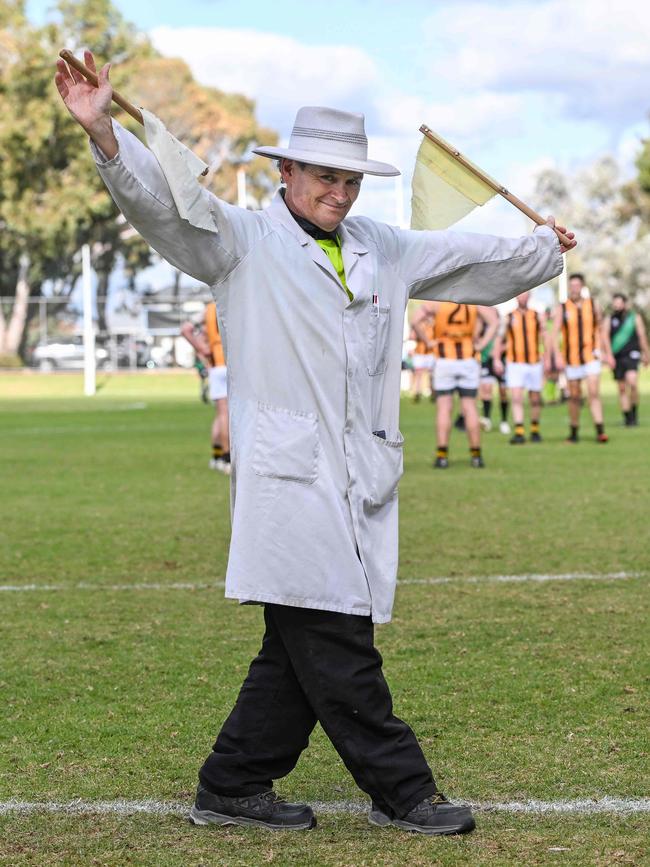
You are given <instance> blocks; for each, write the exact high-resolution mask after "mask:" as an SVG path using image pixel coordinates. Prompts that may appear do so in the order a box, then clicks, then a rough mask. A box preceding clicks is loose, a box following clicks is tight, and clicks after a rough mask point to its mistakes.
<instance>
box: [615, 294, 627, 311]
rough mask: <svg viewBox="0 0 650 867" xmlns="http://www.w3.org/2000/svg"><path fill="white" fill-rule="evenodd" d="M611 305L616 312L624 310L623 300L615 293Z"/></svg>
mask: <svg viewBox="0 0 650 867" xmlns="http://www.w3.org/2000/svg"><path fill="white" fill-rule="evenodd" d="M612 307H613V308H614V310H615V311H616V312H617V313H622V312H623V311H624V310H625V301H624V300H623V299H622V298H621V297H620V295H615V296H614V298H613V299H612Z"/></svg>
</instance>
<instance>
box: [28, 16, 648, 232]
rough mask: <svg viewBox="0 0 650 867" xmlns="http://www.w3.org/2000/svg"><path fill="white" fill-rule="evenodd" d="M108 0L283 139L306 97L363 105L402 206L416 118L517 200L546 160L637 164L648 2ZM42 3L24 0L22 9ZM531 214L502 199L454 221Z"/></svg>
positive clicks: (379, 202) (365, 207)
mask: <svg viewBox="0 0 650 867" xmlns="http://www.w3.org/2000/svg"><path fill="white" fill-rule="evenodd" d="M114 2H115V5H117V7H118V8H120V10H121V11H122V12H123V14H124V15H125V17H126V18H128V19H129V20H130V21H132V22H133V23H135V24H136V25H137V26H138V27H139V28H140V29H141V30H145V31H146V32H148V34H149V35H150V37H151V39H152V41H153V43H154V44H155V46H156V47H157V48H158V49H159V50H160V51H161V52H162V53H163V54H169V55H173V56H180V57H182V58H184V59H185V60H186V61H187V63H188V64H189V65H190V67H191V69H192V71H193V73H194V75H195V77H196V78H197V79H198V80H199V81H200V82H201V83H203V84H209V85H214V86H216V87H219V88H220V89H222V90H225V91H239V92H241V93H244V94H245V95H247V96H249V97H251V98H253V99H254V100H255V102H256V111H257V116H258V119H259V120H260V122H261V123H263V124H265V125H268V126H270V127H273V128H274V129H276V130H277V131H278V133H279V134H280V137H281V140H282V143H286V141H287V139H288V136H289V134H290V131H291V126H292V123H293V119H294V117H295V113H296V110H297V108H298V107H299V106H301V105H326V106H332V107H336V108H341V109H344V110H350V111H362V112H364V114H365V116H366V130H367V133H368V138H369V156H370V157H371V158H373V159H378V160H381V161H385V162H391V163H394V164H395V165H397V166H399V167H400V168H401V169H402V171H403V177H402V179H401V185H402V186H401V191H402V194H403V197H404V199H405V203H406V218H407V219H408V214H409V207H408V203H409V198H410V189H409V188H410V179H411V172H412V167H413V163H414V160H415V154H416V152H417V148H418V145H419V141H420V134H419V132H418V129H419V127H420V125H421V124H422V123H426V124H427V125H428V126H429V127H431V128H432V129H433V130H435V131H436V132H438V133H439V134H440V135H442V136H443V137H444V138H446V139H447V140H448V141H450V142H452V143H453V144H454V145H455V146H456V147H457V148H459V149H460V150H461V151H462V152H463V153H465V154H466V155H467V156H468V157H470V159H472V160H473V161H474V162H475V163H477V164H478V165H480V166H481V167H482V168H483V169H484V170H485V171H487V172H488V173H489V174H490V175H492V176H493V177H495V178H497V180H499V181H500V182H501V183H503V184H504V185H506V186H507V187H508V188H509V189H511V190H512V192H514V193H515V194H516V195H518V196H519V197H520V198H522V199H524V200H526V198H527V197H529V196H530V195H531V190H532V188H533V184H534V176H535V173H536V172H538V171H540V170H541V169H543V168H546V167H551V166H556V167H558V168H560V169H562V170H563V171H565V172H568V173H574V172H577V171H579V170H580V168H582V167H584V166H586V165H588V164H589V163H590V162H592V161H593V160H594V159H596V158H597V157H599V156H600V155H602V154H604V153H606V152H609V153H613V154H614V155H615V156H617V157H618V158H619V160H620V161H621V162H622V164H623V166H624V167H625V169H626V170H627V171H628V172H632V171H633V165H634V156H635V153H636V152H637V150H638V148H639V145H640V142H641V139H642V138H643V137H645V136H648V135H649V130H648V123H647V113H648V111H649V110H650V94H649V93H648V89H647V86H646V83H647V82H648V81H649V80H650V51H649V50H648V45H650V4H646V3H643V2H641V0H618V2H617V4H616V8H615V11H612V10H613V7H612V5H611V2H610V0H536V2H528V0H502V2H495V0H467V2H465V0H454V2H449V0H440V2H438V0H328V2H327V3H305V2H296V0H275V2H273V3H269V2H268V0H266V2H261V0H237V2H234V0H183V2H182V3H179V2H178V0H157V2H156V3H155V4H153V3H150V2H145V0H114ZM49 6H50V2H49V0H28V3H27V9H28V14H29V16H30V18H31V19H32V20H34V21H35V22H40V21H43V20H44V18H45V16H46V10H47V8H48V7H49ZM127 96H128V94H127ZM398 198H399V197H398V195H397V194H396V186H395V182H394V181H393V180H392V179H375V178H370V177H367V178H366V179H365V180H364V185H363V189H362V193H361V196H360V198H359V201H358V203H357V205H356V206H355V210H356V212H357V213H360V212H362V213H365V214H367V215H368V216H371V217H374V218H376V219H383V220H386V221H388V222H392V223H394V222H396V221H397V218H398V212H399V208H398V204H397V202H398ZM497 198H498V197H497ZM531 204H532V205H533V206H534V202H531ZM558 216H559V217H561V215H558ZM529 226H530V224H529V223H528V222H527V221H526V220H525V219H524V218H523V217H521V216H520V215H519V213H518V212H516V211H515V210H514V209H513V208H512V206H510V205H508V204H507V203H505V202H503V201H495V200H493V201H492V202H490V203H488V204H487V205H485V206H484V208H482V209H478V210H477V211H475V212H474V213H473V214H472V215H470V216H469V217H467V218H465V220H464V221H463V222H462V223H461V224H459V228H467V229H469V230H473V231H488V232H490V231H491V232H494V233H495V234H512V235H517V234H521V233H522V232H525V231H528V229H529Z"/></svg>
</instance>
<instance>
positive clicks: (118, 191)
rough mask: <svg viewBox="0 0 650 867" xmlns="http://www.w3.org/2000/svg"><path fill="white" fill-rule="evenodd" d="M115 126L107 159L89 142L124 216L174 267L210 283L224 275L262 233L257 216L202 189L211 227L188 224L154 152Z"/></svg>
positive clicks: (101, 173)
mask: <svg viewBox="0 0 650 867" xmlns="http://www.w3.org/2000/svg"><path fill="white" fill-rule="evenodd" d="M113 129H114V132H115V136H116V138H117V141H118V144H119V151H118V153H117V155H116V156H115V157H113V159H111V160H109V159H106V157H105V155H104V154H103V153H102V152H101V150H100V149H99V148H98V147H97V146H96V145H95V144H94V143H93V142H92V141H91V143H90V147H91V151H92V153H93V156H94V158H95V162H96V164H97V169H98V171H99V174H100V175H101V177H102V179H103V181H104V183H105V184H106V186H107V188H108V191H109V193H110V194H111V196H112V197H113V199H114V200H115V203H116V204H117V206H118V208H119V209H120V211H121V212H122V213H123V214H124V216H125V218H126V219H127V221H128V222H129V223H130V224H131V225H132V226H133V227H134V228H135V229H136V230H137V231H138V232H139V233H140V234H141V235H142V237H143V238H144V239H145V241H147V242H148V243H149V244H150V245H151V246H152V247H153V249H154V250H156V251H157V252H158V253H160V255H161V256H163V258H165V259H166V260H167V261H168V262H170V263H171V264H172V265H173V266H174V267H175V268H179V269H180V270H181V271H184V272H185V273H186V274H189V275H190V276H191V277H194V278H195V279H197V280H200V281H201V282H202V283H207V284H208V285H212V284H214V283H217V282H219V281H220V280H222V279H224V278H225V277H226V276H227V275H228V274H229V273H230V272H231V271H232V270H233V269H234V268H235V267H236V266H237V264H238V263H239V262H240V261H241V260H242V259H243V258H244V256H245V255H246V253H247V252H248V250H249V249H250V248H251V246H252V245H253V243H254V241H255V239H256V237H257V236H259V235H261V234H263V227H262V225H261V222H260V220H259V218H258V217H257V216H256V215H255V214H254V213H253V212H252V211H246V210H244V209H243V208H237V207H235V206H233V205H229V204H227V203H226V202H223V201H221V200H220V199H218V198H217V197H216V196H214V195H213V194H212V193H210V192H208V191H207V190H203V195H204V196H205V197H206V198H207V199H208V206H209V208H210V212H211V214H212V216H213V218H214V221H215V231H214V232H211V231H207V230H205V229H198V228H196V227H194V226H191V225H190V224H189V223H188V222H187V221H186V220H183V219H182V218H181V217H180V215H179V213H178V211H177V209H176V206H175V204H174V200H173V198H172V194H171V191H170V189H169V185H168V184H167V181H166V179H165V176H164V174H163V171H162V169H161V168H160V166H159V164H158V160H157V159H156V157H155V156H154V155H153V153H152V152H151V151H150V150H149V149H148V148H147V147H145V145H143V144H142V142H141V141H140V140H139V139H138V138H136V136H134V135H133V134H132V133H130V132H129V131H128V130H126V129H124V127H122V126H121V125H120V124H119V123H118V122H117V121H115V120H113Z"/></svg>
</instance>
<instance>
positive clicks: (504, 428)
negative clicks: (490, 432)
mask: <svg viewBox="0 0 650 867" xmlns="http://www.w3.org/2000/svg"><path fill="white" fill-rule="evenodd" d="M499 409H500V411H501V421H500V422H499V430H500V431H501V433H502V434H504V435H505V436H507V435H508V434H509V433H510V425H509V424H508V409H509V401H508V389H507V388H506V383H505V379H503V378H502V379H500V380H499Z"/></svg>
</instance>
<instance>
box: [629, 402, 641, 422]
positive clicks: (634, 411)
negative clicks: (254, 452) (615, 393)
mask: <svg viewBox="0 0 650 867" xmlns="http://www.w3.org/2000/svg"><path fill="white" fill-rule="evenodd" d="M638 411H639V405H638V403H633V404H632V406H631V408H630V412H631V413H632V424H633V425H637V424H638V423H639V415H638Z"/></svg>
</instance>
